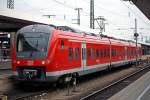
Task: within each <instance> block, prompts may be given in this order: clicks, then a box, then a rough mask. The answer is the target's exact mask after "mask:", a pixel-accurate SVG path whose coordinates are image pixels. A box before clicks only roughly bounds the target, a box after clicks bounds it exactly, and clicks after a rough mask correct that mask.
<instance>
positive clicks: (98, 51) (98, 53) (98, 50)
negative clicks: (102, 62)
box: [95, 49, 99, 58]
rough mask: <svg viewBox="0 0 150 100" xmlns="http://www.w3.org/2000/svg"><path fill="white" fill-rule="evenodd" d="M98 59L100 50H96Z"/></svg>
mask: <svg viewBox="0 0 150 100" xmlns="http://www.w3.org/2000/svg"><path fill="white" fill-rule="evenodd" d="M95 53H96V57H97V58H98V57H99V49H96V52H95Z"/></svg>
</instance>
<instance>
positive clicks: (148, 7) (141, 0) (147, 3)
mask: <svg viewBox="0 0 150 100" xmlns="http://www.w3.org/2000/svg"><path fill="white" fill-rule="evenodd" d="M124 1H132V2H133V3H134V4H135V5H136V6H137V7H138V8H139V9H140V10H141V11H142V12H143V13H144V15H145V16H146V17H147V18H148V19H149V20H150V0H124Z"/></svg>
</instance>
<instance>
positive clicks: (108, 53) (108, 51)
mask: <svg viewBox="0 0 150 100" xmlns="http://www.w3.org/2000/svg"><path fill="white" fill-rule="evenodd" d="M107 56H108V57H109V56H110V49H107Z"/></svg>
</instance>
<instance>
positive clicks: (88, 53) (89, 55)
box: [87, 48, 92, 58]
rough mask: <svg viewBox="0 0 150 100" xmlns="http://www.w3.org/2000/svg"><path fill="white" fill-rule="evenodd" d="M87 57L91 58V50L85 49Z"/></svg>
mask: <svg viewBox="0 0 150 100" xmlns="http://www.w3.org/2000/svg"><path fill="white" fill-rule="evenodd" d="M87 56H88V58H91V56H92V53H91V48H88V49H87Z"/></svg>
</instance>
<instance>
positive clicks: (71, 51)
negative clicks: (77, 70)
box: [68, 48, 73, 60]
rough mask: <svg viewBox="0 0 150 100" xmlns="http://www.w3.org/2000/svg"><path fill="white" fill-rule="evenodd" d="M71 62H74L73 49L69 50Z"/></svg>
mask: <svg viewBox="0 0 150 100" xmlns="http://www.w3.org/2000/svg"><path fill="white" fill-rule="evenodd" d="M68 56H69V60H73V48H69V49H68Z"/></svg>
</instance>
